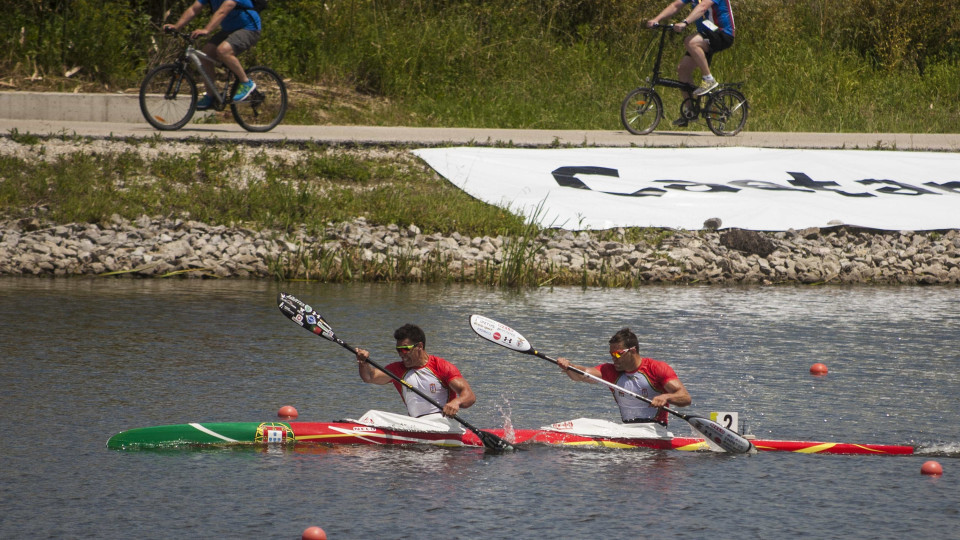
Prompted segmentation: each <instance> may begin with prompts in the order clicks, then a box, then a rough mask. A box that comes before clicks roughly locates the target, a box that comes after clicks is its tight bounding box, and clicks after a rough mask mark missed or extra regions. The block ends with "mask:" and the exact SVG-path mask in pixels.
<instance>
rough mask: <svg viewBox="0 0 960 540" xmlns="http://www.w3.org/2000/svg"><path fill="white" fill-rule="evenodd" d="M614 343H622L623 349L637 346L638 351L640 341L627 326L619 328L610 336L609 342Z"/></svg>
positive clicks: (638, 350)
mask: <svg viewBox="0 0 960 540" xmlns="http://www.w3.org/2000/svg"><path fill="white" fill-rule="evenodd" d="M614 343H621V344H623V348H624V349H630V348H633V347H636V348H637V352H640V341H639V340H638V339H637V335H636V334H634V333H633V332H631V331H630V329H629V328H621V329H620V331H619V332H617V333H616V334H614V335H613V337H612V338H610V344H611V345H613V344H614Z"/></svg>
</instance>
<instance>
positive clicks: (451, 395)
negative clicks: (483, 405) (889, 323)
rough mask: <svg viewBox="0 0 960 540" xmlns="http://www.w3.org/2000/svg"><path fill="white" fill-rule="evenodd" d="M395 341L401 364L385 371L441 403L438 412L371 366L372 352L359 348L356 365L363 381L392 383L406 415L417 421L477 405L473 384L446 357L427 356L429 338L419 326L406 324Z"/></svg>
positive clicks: (450, 414) (432, 406)
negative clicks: (405, 409)
mask: <svg viewBox="0 0 960 540" xmlns="http://www.w3.org/2000/svg"><path fill="white" fill-rule="evenodd" d="M393 338H394V339H395V340H396V341H397V345H396V348H397V354H399V355H400V361H399V362H393V363H391V364H387V365H386V366H384V369H385V370H387V371H389V372H390V373H393V374H394V375H396V376H397V377H399V378H401V379H403V380H404V381H406V382H407V383H409V384H410V385H411V386H413V387H415V388H416V389H417V390H420V391H421V392H423V393H424V394H426V395H428V396H430V397H431V398H432V399H433V400H434V401H436V402H437V403H440V404H442V405H443V409H442V410H441V409H438V408H437V407H435V406H434V405H433V404H432V403H430V402H429V401H427V400H425V399H423V398H422V397H421V396H419V395H417V393H416V392H413V391H410V390H409V389H408V388H407V387H406V386H404V385H402V384H400V383H399V382H397V381H396V380H394V379H393V378H392V377H390V376H389V375H387V374H386V373H384V372H383V371H380V370H379V369H377V368H375V367H373V366H371V365H370V363H368V362H367V359H368V358H370V353H369V352H367V351H365V350H364V349H360V348H358V349H357V364H358V365H359V371H360V379H361V380H363V382H366V383H371V384H387V383H393V385H394V386H395V387H396V389H397V391H398V392H400V396H401V398H402V399H403V403H404V404H405V405H406V406H407V414H409V415H410V416H413V417H416V418H420V417H424V416H428V415H439V414H443V415H444V416H453V415H455V414H457V412H458V411H459V410H460V409H466V408H467V407H470V406H471V405H473V404H474V403H476V401H477V397H476V396H475V395H474V393H473V390H472V389H471V388H470V383H468V382H467V380H466V379H465V378H464V377H463V375H461V374H460V370H459V369H457V367H456V366H455V365H453V364H451V363H450V362H448V361H446V360H444V359H443V358H440V357H439V356H434V355H432V354H428V353H427V350H426V346H427V343H426V342H427V338H426V336H425V335H424V333H423V330H421V329H420V327H419V326H416V325H413V324H405V325H403V326H401V327H400V328H397V330H396V331H395V332H394V333H393Z"/></svg>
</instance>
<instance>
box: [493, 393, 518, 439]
mask: <svg viewBox="0 0 960 540" xmlns="http://www.w3.org/2000/svg"><path fill="white" fill-rule="evenodd" d="M500 399H502V400H503V404H501V405H497V410H498V411H500V418H502V419H503V439H504V440H505V441H507V442H509V443H514V442H516V440H517V437H516V433H515V432H514V431H513V421H512V420H510V415H511V413H512V412H513V410H512V409H511V408H510V400H509V399H507V398H506V397H505V396H503V395H501V396H500Z"/></svg>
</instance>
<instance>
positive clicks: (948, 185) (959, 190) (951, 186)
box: [923, 180, 960, 195]
mask: <svg viewBox="0 0 960 540" xmlns="http://www.w3.org/2000/svg"><path fill="white" fill-rule="evenodd" d="M923 185H925V186H930V187H935V188H938V189H942V190H944V191H946V192H947V193H956V194H957V195H960V182H957V181H956V180H954V181H953V182H944V183H942V184H938V183H936V182H924V184H923Z"/></svg>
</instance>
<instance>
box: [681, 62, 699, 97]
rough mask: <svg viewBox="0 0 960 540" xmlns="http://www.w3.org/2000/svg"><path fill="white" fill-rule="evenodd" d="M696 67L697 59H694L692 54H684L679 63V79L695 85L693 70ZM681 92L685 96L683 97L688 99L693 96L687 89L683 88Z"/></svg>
mask: <svg viewBox="0 0 960 540" xmlns="http://www.w3.org/2000/svg"><path fill="white" fill-rule="evenodd" d="M696 67H697V63H696V61H694V59H693V58H691V57H690V56H687V55H684V56H683V57H682V58H681V59H680V63H679V64H677V80H679V81H680V82H685V83H687V84H689V85H691V86H693V70H694V68H696ZM680 94H681V95H682V96H683V99H688V98H690V97H691V95H690V92H688V91H686V90H682V89H681V90H680Z"/></svg>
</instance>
